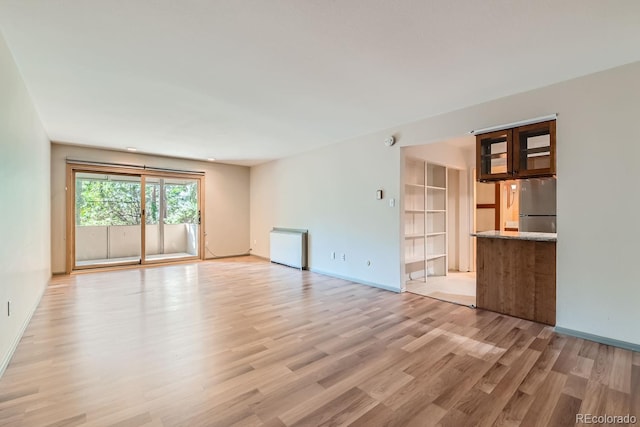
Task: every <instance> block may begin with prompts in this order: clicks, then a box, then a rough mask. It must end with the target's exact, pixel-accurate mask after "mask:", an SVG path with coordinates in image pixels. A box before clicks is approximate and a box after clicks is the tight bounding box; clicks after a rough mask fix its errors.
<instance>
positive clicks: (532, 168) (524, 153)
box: [476, 120, 556, 181]
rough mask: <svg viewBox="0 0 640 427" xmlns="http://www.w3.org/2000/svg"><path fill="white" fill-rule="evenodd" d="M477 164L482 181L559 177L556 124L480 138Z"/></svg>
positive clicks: (544, 123) (553, 122) (477, 137)
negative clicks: (557, 172) (557, 170)
mask: <svg viewBox="0 0 640 427" xmlns="http://www.w3.org/2000/svg"><path fill="white" fill-rule="evenodd" d="M476 163H477V165H476V166H477V170H478V181H497V180H504V179H514V178H516V179H517V178H532V177H543V176H553V175H555V173H556V122H555V120H550V121H546V122H541V123H535V124H531V125H526V126H520V127H516V128H512V129H504V130H500V131H496V132H490V133H485V134H481V135H476Z"/></svg>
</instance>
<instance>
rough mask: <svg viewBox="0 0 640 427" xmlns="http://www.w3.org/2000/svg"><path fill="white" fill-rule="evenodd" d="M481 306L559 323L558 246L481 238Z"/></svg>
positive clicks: (478, 290)
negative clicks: (557, 310)
mask: <svg viewBox="0 0 640 427" xmlns="http://www.w3.org/2000/svg"><path fill="white" fill-rule="evenodd" d="M476 291H477V306H478V308H484V309H486V310H491V311H496V312H499V313H504V314H508V315H510V316H515V317H520V318H523V319H527V320H533V321H536V322H540V323H545V324H547V325H555V323H556V242H548V241H534V240H518V239H497V238H477V289H476Z"/></svg>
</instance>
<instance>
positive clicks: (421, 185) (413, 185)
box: [404, 182, 424, 188]
mask: <svg viewBox="0 0 640 427" xmlns="http://www.w3.org/2000/svg"><path fill="white" fill-rule="evenodd" d="M404 185H406V186H407V187H417V188H424V184H410V183H408V182H407V183H405V184H404Z"/></svg>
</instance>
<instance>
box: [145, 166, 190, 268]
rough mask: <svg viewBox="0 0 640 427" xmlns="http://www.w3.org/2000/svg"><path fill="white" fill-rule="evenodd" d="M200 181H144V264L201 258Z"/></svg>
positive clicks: (154, 179)
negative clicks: (145, 262)
mask: <svg viewBox="0 0 640 427" xmlns="http://www.w3.org/2000/svg"><path fill="white" fill-rule="evenodd" d="M198 184H199V180H197V179H186V178H185V179H182V178H161V177H147V178H146V179H145V205H146V227H145V230H146V231H145V261H151V262H156V261H163V260H175V259H180V258H192V257H198V256H199V255H200V250H199V249H200V242H199V236H200V206H199V204H198V201H199V188H198Z"/></svg>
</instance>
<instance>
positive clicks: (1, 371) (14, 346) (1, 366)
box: [0, 280, 49, 378]
mask: <svg viewBox="0 0 640 427" xmlns="http://www.w3.org/2000/svg"><path fill="white" fill-rule="evenodd" d="M48 286H49V281H48V280H47V283H46V284H45V285H44V286H43V287H42V289H41V290H40V294H39V295H38V298H36V303H35V304H34V305H33V307H32V308H31V312H30V313H29V315H28V316H27V318H26V319H25V321H24V323H23V324H22V327H21V328H20V332H19V333H18V335H16V336H15V337H14V339H13V342H12V343H11V346H9V350H8V351H7V353H6V354H5V355H4V357H3V358H2V363H1V364H0V378H2V375H3V374H4V371H6V370H7V367H8V366H9V362H11V359H12V358H13V354H14V353H15V352H16V349H17V348H18V344H20V340H21V339H22V336H23V335H24V332H25V331H26V330H27V326H29V323H30V322H31V318H32V317H33V314H34V313H35V312H36V310H37V308H38V306H39V305H40V300H42V296H43V295H44V291H45V290H46V289H47V287H48Z"/></svg>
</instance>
